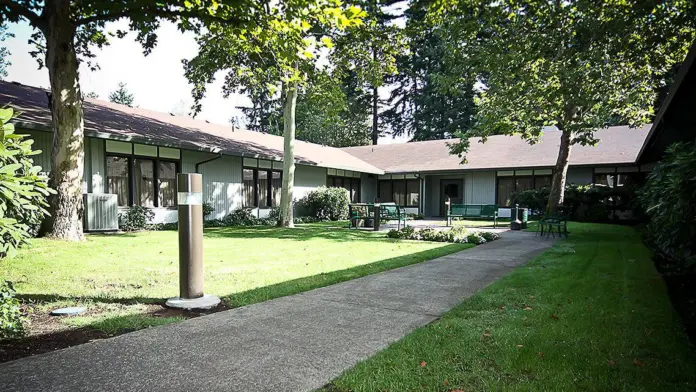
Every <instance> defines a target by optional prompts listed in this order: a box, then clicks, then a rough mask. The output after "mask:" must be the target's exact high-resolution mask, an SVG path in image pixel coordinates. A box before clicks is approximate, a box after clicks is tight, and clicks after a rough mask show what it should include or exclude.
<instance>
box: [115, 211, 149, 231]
mask: <svg viewBox="0 0 696 392" xmlns="http://www.w3.org/2000/svg"><path fill="white" fill-rule="evenodd" d="M154 217H155V213H154V212H152V210H150V209H149V208H146V207H141V206H130V207H128V210H127V211H126V213H125V214H123V215H121V216H120V218H121V219H119V223H120V225H121V227H120V229H121V230H123V231H138V230H146V229H150V228H153V226H151V225H150V224H149V222H150V221H151V220H152V219H153V218H154Z"/></svg>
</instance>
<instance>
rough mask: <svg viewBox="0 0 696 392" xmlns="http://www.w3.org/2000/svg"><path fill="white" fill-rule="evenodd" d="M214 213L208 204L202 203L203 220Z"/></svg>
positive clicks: (211, 206)
mask: <svg viewBox="0 0 696 392" xmlns="http://www.w3.org/2000/svg"><path fill="white" fill-rule="evenodd" d="M213 212H215V207H213V205H212V204H210V203H203V220H205V218H206V217H207V216H209V215H210V214H212V213H213Z"/></svg>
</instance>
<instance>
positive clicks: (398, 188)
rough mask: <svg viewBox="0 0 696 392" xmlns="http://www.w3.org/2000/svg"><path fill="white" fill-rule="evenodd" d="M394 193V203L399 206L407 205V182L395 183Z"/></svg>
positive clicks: (393, 186)
mask: <svg viewBox="0 0 696 392" xmlns="http://www.w3.org/2000/svg"><path fill="white" fill-rule="evenodd" d="M392 192H394V197H393V199H394V203H396V205H398V206H403V205H406V182H405V181H394V182H392Z"/></svg>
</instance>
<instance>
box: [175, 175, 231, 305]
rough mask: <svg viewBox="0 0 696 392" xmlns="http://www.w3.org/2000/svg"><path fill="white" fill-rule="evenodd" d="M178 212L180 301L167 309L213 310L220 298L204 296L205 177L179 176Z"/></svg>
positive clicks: (177, 299)
mask: <svg viewBox="0 0 696 392" xmlns="http://www.w3.org/2000/svg"><path fill="white" fill-rule="evenodd" d="M177 192H178V193H177V199H178V200H177V201H178V210H179V215H178V217H179V297H176V298H170V299H169V300H167V303H166V305H167V306H169V307H172V308H179V309H210V308H213V307H215V306H217V304H219V303H220V298H218V297H216V296H213V295H206V294H204V293H203V176H201V175H200V174H194V173H180V174H178V175H177Z"/></svg>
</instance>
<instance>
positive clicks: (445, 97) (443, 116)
mask: <svg viewBox="0 0 696 392" xmlns="http://www.w3.org/2000/svg"><path fill="white" fill-rule="evenodd" d="M420 7H421V6H419V4H417V3H413V4H412V6H411V8H410V9H409V10H408V11H407V12H406V15H407V17H408V22H407V25H406V29H405V34H406V36H407V37H408V46H409V49H410V50H409V51H408V53H407V54H404V55H402V56H400V57H399V58H398V59H397V67H398V74H397V75H396V76H394V77H393V78H392V80H391V82H392V83H393V84H394V85H395V86H396V88H395V89H394V90H393V91H392V92H391V95H390V108H389V109H388V110H386V111H385V112H384V121H385V122H386V123H387V124H388V125H389V128H390V130H391V133H392V134H393V135H394V136H400V135H408V136H411V140H412V141H421V140H435V139H449V138H451V137H452V135H453V134H455V133H457V132H465V131H466V130H468V129H469V128H470V127H471V126H472V125H473V121H474V115H475V113H476V106H475V104H474V97H475V93H474V88H473V85H474V81H475V78H474V76H473V75H470V76H462V73H463V72H465V71H464V70H465V68H466V65H465V63H464V61H463V59H461V58H455V57H452V56H447V53H448V52H449V51H450V50H451V48H450V46H451V45H452V42H451V36H450V35H449V33H448V32H449V28H448V27H447V26H437V27H433V26H431V25H429V24H428V23H426V22H425V11H423V10H421V9H420Z"/></svg>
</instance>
